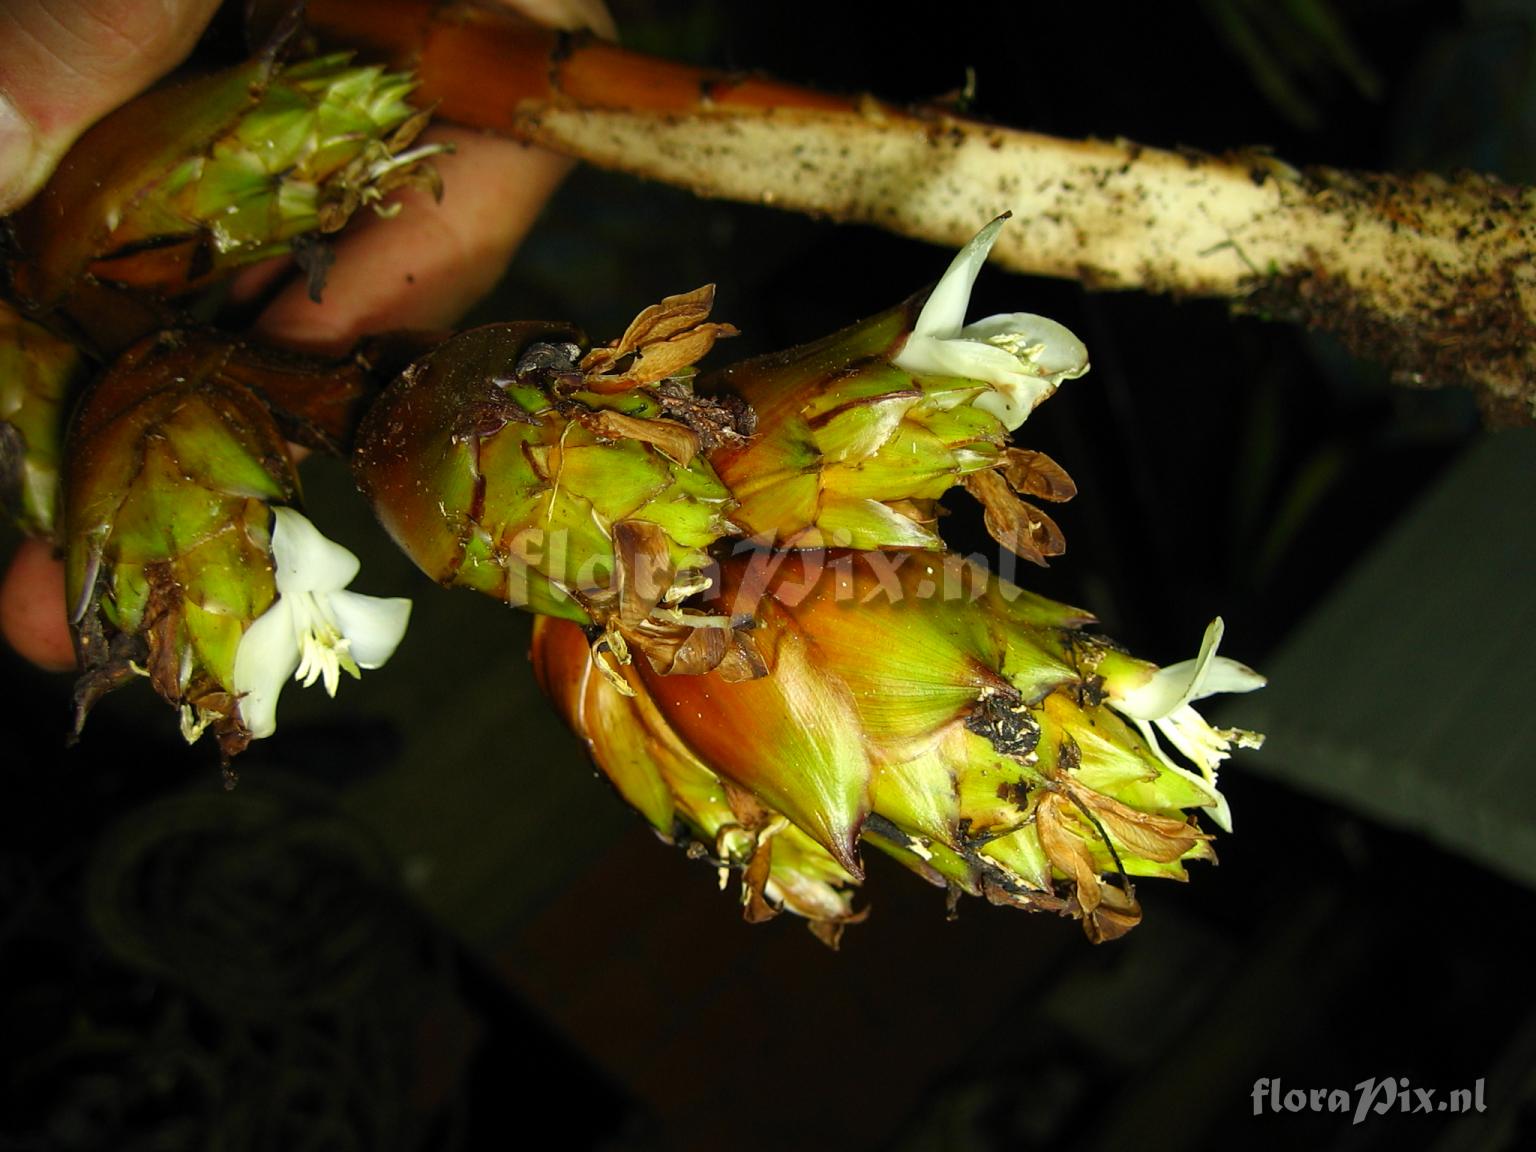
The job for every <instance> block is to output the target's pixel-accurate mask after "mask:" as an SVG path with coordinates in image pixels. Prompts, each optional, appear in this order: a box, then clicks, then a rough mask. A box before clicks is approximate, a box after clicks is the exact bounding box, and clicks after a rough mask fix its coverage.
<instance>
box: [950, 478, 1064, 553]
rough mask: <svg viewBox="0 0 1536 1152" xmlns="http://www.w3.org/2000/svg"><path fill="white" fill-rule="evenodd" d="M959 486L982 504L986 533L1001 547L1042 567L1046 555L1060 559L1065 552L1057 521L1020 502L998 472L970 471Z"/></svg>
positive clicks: (1030, 505) (1026, 503) (1028, 504)
mask: <svg viewBox="0 0 1536 1152" xmlns="http://www.w3.org/2000/svg"><path fill="white" fill-rule="evenodd" d="M1063 475H1065V473H1063ZM961 483H962V484H964V485H965V490H966V491H967V492H969V493H970V494H971V495H972V496H974V497H976V499H977V500H978V501H980V502H981V506H982V508H983V509H985V511H986V517H985V521H986V526H987V532H988V534H989V535H991V537H992V539H994V540H996V541H997V542H998V543H999V544H1001V545H1002V546H1003V547H1004V548H1007V549H1008V550H1009V551H1011V552H1015V553H1017V554H1018V555H1019V556H1021V557H1022V558H1023V559H1025V560H1028V561H1029V562H1030V563H1032V564H1039V565H1040V566H1041V567H1044V566H1045V563H1046V560H1045V558H1046V557H1047V556H1060V555H1061V554H1062V553H1063V552H1065V551H1066V550H1067V538H1066V537H1065V536H1063V535H1062V532H1061V529H1060V528H1058V527H1057V526H1056V521H1054V520H1052V519H1051V518H1050V517H1049V516H1047V515H1046V514H1045V513H1044V512H1042V511H1040V509H1038V508H1036V507H1035V506H1034V505H1033V504H1031V503H1029V502H1028V501H1026V500H1020V499H1019V498H1018V496H1016V495H1015V494H1014V491H1013V488H1012V487H1011V486H1010V485H1009V483H1008V481H1007V480H1005V479H1004V478H1003V477H1002V476H1000V475H998V473H997V472H995V471H991V470H988V471H985V472H972V473H969V474H968V475H966V476H965V477H964V478H963V479H962V480H961Z"/></svg>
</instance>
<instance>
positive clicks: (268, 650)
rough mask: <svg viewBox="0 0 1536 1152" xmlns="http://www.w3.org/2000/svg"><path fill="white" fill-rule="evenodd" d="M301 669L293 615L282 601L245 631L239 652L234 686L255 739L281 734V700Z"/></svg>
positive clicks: (277, 602) (274, 604) (241, 711)
mask: <svg viewBox="0 0 1536 1152" xmlns="http://www.w3.org/2000/svg"><path fill="white" fill-rule="evenodd" d="M298 666H299V642H298V638H297V637H296V636H295V635H294V631H293V613H292V612H290V611H289V608H288V605H287V604H286V603H285V602H284V601H283V600H281V599H279V600H277V601H276V602H275V603H273V605H272V607H270V608H268V609H267V610H266V611H265V612H263V613H262V614H261V615H260V616H259V617H257V619H256V621H255V622H254V623H252V625H251V626H250V627H249V628H247V629H246V630H245V635H244V636H242V637H241V638H240V647H239V648H237V649H236V650H235V673H234V677H233V681H234V683H233V685H232V686H233V688H234V690H235V692H236V693H238V694H239V695H240V719H241V721H242V722H243V723H244V724H245V726H246V727H247V728H248V729H250V733H251V736H252V737H253V738H254V739H257V740H259V739H261V738H263V737H265V736H270V735H272V733H273V732H275V731H277V697H278V694H279V693H281V692H282V690H283V685H284V684H286V683H288V677H290V676H292V675H293V672H294V669H296V668H297V667H298Z"/></svg>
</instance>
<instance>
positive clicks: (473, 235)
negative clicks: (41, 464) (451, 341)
mask: <svg viewBox="0 0 1536 1152" xmlns="http://www.w3.org/2000/svg"><path fill="white" fill-rule="evenodd" d="M216 7H217V2H216V0H168V3H167V4H165V5H161V4H153V3H147V2H146V0H110V2H108V3H102V2H101V0H92V2H89V3H87V2H86V0H63V2H55V3H49V2H47V0H12V2H11V3H8V4H6V5H4V6H0V213H4V212H10V211H13V210H14V209H16V208H17V207H19V206H20V205H21V204H23V203H25V201H26V200H27V199H28V198H30V197H31V196H32V195H33V194H34V193H36V192H37V190H38V189H39V188H40V187H41V186H42V185H43V184H44V183H45V182H46V180H47V177H48V175H49V174H50V173H51V172H52V170H53V167H54V166H55V165H56V164H57V163H58V161H59V159H60V158H61V157H62V155H63V153H64V152H65V151H67V149H68V147H69V144H70V143H71V142H73V140H74V139H75V138H76V137H78V136H79V134H80V133H81V132H83V131H84V130H85V129H86V128H87V127H89V126H90V124H91V123H92V122H93V121H94V120H96V119H98V118H99V117H100V116H102V115H104V114H105V113H107V112H109V111H111V110H112V109H113V108H114V107H116V106H117V105H118V104H120V103H123V102H124V101H126V100H128V99H131V98H132V97H133V96H134V95H136V94H137V93H138V92H139V91H140V90H142V89H143V88H145V87H147V86H148V85H149V84H151V83H153V82H154V81H155V80H156V79H158V78H159V77H160V76H161V75H163V74H164V73H165V72H167V71H169V70H170V69H171V68H173V67H175V66H176V65H177V64H178V63H180V61H181V60H182V59H183V58H184V57H185V56H186V54H187V53H188V52H190V51H191V49H192V46H193V45H194V44H195V42H196V40H197V37H198V35H199V34H200V33H201V31H202V29H203V27H204V26H205V25H206V24H207V22H208V20H209V19H210V18H211V16H212V14H213V10H214V9H215V8H216ZM167 8H169V9H170V11H169V12H167V10H166V9H167ZM424 139H428V140H430V139H437V140H445V141H449V142H451V143H453V145H454V147H455V149H456V150H455V152H454V153H452V154H450V155H445V156H440V157H437V158H435V160H434V164H435V165H436V166H437V169H438V171H439V173H440V174H441V175H442V178H443V187H444V193H443V199H442V201H441V202H440V203H439V202H435V201H434V200H433V199H432V197H431V196H429V195H427V194H426V193H424V192H421V191H418V190H407V191H404V192H402V193H400V194H399V197H398V198H399V199H400V200H401V201H402V202H403V203H404V210H403V211H402V212H401V213H400V215H399V216H398V217H397V218H394V219H390V220H381V219H378V218H375V217H372V216H369V217H367V218H364V217H362V216H359V217H358V218H357V219H356V220H355V221H354V223H353V225H352V226H351V227H349V228H348V229H347V231H346V232H345V233H344V234H343V235H342V237H341V238H340V239H339V240H338V241H337V242H336V244H335V249H336V262H335V264H334V265H332V267H331V269H330V272H329V275H328V276H327V279H326V290H325V294H324V299H323V301H322V302H321V303H318V304H317V303H315V302H313V301H312V300H310V299H309V296H308V290H307V287H306V284H305V283H304V282H303V280H302V278H299V279H298V280H297V281H295V282H294V283H291V284H288V285H286V286H285V287H283V288H281V289H280V290H279V291H278V292H277V294H276V296H275V297H274V299H273V300H272V302H271V303H270V304H269V305H268V306H267V308H266V309H265V311H264V312H263V313H262V315H261V317H260V319H259V321H258V322H257V325H256V328H257V331H258V332H260V333H261V334H262V335H264V336H266V337H268V338H269V339H271V340H273V341H275V342H278V343H283V344H287V345H290V346H293V347H297V348H302V349H306V350H310V351H316V352H339V351H343V350H345V349H346V348H348V347H350V346H351V345H352V344H353V343H354V342H355V341H356V340H357V338H358V337H360V336H362V335H364V334H366V333H369V332H375V331H381V330H385V329H390V328H441V327H447V326H450V325H451V324H453V323H454V322H455V321H456V320H457V319H458V318H459V317H460V316H461V315H462V314H463V313H464V311H465V310H467V309H468V308H469V307H470V306H471V305H472V304H473V303H474V302H475V301H476V300H478V299H479V298H480V297H481V296H483V295H484V294H485V293H486V292H488V291H489V290H490V289H491V288H492V287H493V286H494V285H495V284H496V282H497V280H499V279H500V277H501V275H502V273H503V272H504V271H505V269H506V266H507V264H508V263H509V262H510V261H511V259H512V256H513V254H514V253H515V252H516V250H517V247H518V245H519V244H520V243H521V241H522V239H523V237H524V236H525V235H526V234H527V232H528V229H529V228H530V227H531V226H532V224H533V222H534V219H535V218H536V217H537V215H538V213H539V211H540V209H541V208H542V207H543V205H544V203H545V201H546V200H547V199H548V198H549V196H550V194H551V193H553V192H554V190H555V188H556V187H557V186H558V185H559V183H560V181H561V179H562V178H563V177H564V175H565V174H566V172H567V171H568V170H569V168H570V166H571V162H570V161H569V160H567V159H565V158H564V157H560V156H556V155H555V154H553V153H550V152H545V151H543V150H542V149H537V148H531V147H528V146H526V145H523V144H518V143H514V142H511V141H507V140H501V139H496V138H493V137H489V136H482V135H480V134H478V133H475V132H470V131H466V130H463V129H454V128H434V129H431V130H430V131H429V133H427V134H426V136H425V137H424ZM286 271H287V269H286V266H285V263H284V262H279V263H277V264H274V265H268V266H262V267H258V268H253V269H251V270H250V271H249V272H247V273H246V274H245V275H244V277H243V278H242V280H241V281H240V282H237V284H236V286H235V292H236V294H237V295H239V294H241V293H244V294H246V295H250V294H252V293H254V292H256V291H258V290H260V289H261V288H263V287H266V286H269V285H270V284H271V283H272V281H273V279H274V277H280V276H282V275H284V274H285V272H286ZM0 634H3V635H4V637H5V639H6V640H7V642H9V643H10V645H11V647H12V648H14V649H15V650H16V651H17V652H18V653H19V654H20V655H21V656H23V657H24V658H26V659H27V660H29V661H31V662H32V663H34V664H36V665H38V666H39V667H42V668H46V669H50V670H54V671H63V670H67V669H71V668H73V667H74V666H75V656H74V647H73V643H72V641H71V638H70V634H69V627H68V622H67V613H66V608H65V603H64V573H63V566H62V564H61V563H60V562H59V561H58V560H57V559H56V558H55V557H54V556H53V554H52V551H51V549H50V547H49V546H48V545H46V544H44V543H42V542H41V541H37V540H26V541H23V542H22V544H21V545H20V546H19V547H18V549H17V551H16V554H15V556H14V557H13V559H12V562H11V565H10V568H9V570H8V571H7V572H6V575H5V578H4V580H3V582H0Z"/></svg>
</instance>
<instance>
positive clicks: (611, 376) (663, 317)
mask: <svg viewBox="0 0 1536 1152" xmlns="http://www.w3.org/2000/svg"><path fill="white" fill-rule="evenodd" d="M714 303H715V286H714V285H713V284H706V285H704V286H703V287H702V288H696V289H694V290H693V291H692V292H686V293H684V294H683V295H681V296H668V297H667V298H666V299H665V300H663V301H662V302H661V303H660V304H652V305H651V306H650V307H649V308H647V309H645V311H643V312H641V313H640V315H638V316H636V317H635V318H634V320H633V321H632V322H631V323H630V325H629V327H628V328H627V329H625V331H624V335H623V336H621V337H620V338H619V339H618V340H617V341H616V342H614V343H612V344H610V345H608V346H607V347H604V348H594V349H592V351H590V352H588V353H587V354H586V355H585V356H583V357H582V360H581V367H582V370H583V371H584V372H585V373H586V374H587V381H586V386H587V387H588V388H590V389H591V390H592V391H594V392H599V393H604V394H609V393H614V392H627V391H629V390H630V389H631V388H637V387H639V386H641V385H643V384H654V383H656V382H657V381H658V380H665V379H666V378H667V377H669V376H676V375H677V374H678V373H680V372H682V371H683V370H685V369H687V368H691V367H693V365H694V364H696V363H698V361H699V360H701V359H702V358H703V357H704V355H705V354H706V353H707V352H708V351H709V350H710V349H711V348H713V347H714V344H715V341H716V340H717V339H719V338H721V337H723V336H734V335H736V329H735V327H733V326H732V325H730V324H714V323H708V322H707V321H708V320H709V312H710V309H711V308H713V307H714Z"/></svg>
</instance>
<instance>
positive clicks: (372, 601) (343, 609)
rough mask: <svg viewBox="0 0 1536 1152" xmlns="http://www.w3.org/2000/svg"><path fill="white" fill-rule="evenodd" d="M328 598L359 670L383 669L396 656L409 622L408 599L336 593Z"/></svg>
mask: <svg viewBox="0 0 1536 1152" xmlns="http://www.w3.org/2000/svg"><path fill="white" fill-rule="evenodd" d="M326 599H327V602H328V605H329V607H330V610H331V615H332V616H333V617H334V618H335V620H336V627H337V628H339V629H340V630H341V634H342V635H343V636H345V637H346V638H347V640H348V641H349V643H350V647H349V648H348V652H349V653H350V655H351V657H352V659H354V660H356V661H357V664H358V667H360V668H379V667H382V666H383V664H384V663H385V661H387V660H388V659H389V658H390V657H391V656H393V655H394V654H395V649H396V648H398V647H399V646H400V641H401V640H402V639H403V638H404V637H405V627H406V625H407V624H408V623H410V619H411V602H410V601H409V600H407V599H405V598H404V597H398V596H397V597H394V598H392V599H384V598H383V597H380V596H364V595H362V594H361V593H359V592H333V593H331V595H330V596H328V597H327V598H326Z"/></svg>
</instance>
